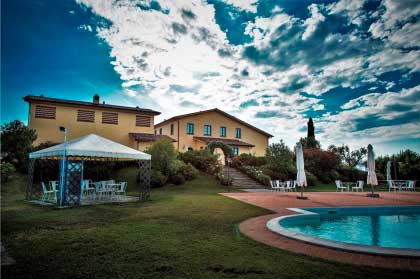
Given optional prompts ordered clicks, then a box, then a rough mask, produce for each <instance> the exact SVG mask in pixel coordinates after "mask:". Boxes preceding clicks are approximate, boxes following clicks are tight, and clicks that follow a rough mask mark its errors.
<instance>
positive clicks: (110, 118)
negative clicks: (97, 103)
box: [102, 112, 118, 125]
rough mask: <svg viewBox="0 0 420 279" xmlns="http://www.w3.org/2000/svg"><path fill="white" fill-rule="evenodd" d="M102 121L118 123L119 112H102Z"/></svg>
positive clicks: (104, 122)
mask: <svg viewBox="0 0 420 279" xmlns="http://www.w3.org/2000/svg"><path fill="white" fill-rule="evenodd" d="M102 123H103V124H114V125H118V113H116V112H102Z"/></svg>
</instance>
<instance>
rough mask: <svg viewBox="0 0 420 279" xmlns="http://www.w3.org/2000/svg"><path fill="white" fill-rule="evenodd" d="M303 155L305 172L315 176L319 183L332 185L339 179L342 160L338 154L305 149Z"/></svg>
mask: <svg viewBox="0 0 420 279" xmlns="http://www.w3.org/2000/svg"><path fill="white" fill-rule="evenodd" d="M303 153H304V154H303V157H304V158H305V170H307V171H309V172H310V173H312V174H313V175H315V176H316V177H317V178H318V180H319V181H322V182H324V183H330V182H332V181H334V180H335V179H337V177H338V176H337V169H338V167H339V165H340V158H339V156H338V155H337V154H336V153H334V152H332V151H324V150H321V149H317V148H312V149H304V151H303Z"/></svg>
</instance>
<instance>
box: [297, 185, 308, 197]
mask: <svg viewBox="0 0 420 279" xmlns="http://www.w3.org/2000/svg"><path fill="white" fill-rule="evenodd" d="M296 198H297V199H299V200H307V199H308V197H305V196H304V195H303V185H302V186H300V196H297V197H296Z"/></svg>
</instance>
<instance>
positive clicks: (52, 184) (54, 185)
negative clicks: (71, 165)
mask: <svg viewBox="0 0 420 279" xmlns="http://www.w3.org/2000/svg"><path fill="white" fill-rule="evenodd" d="M48 185H49V186H50V190H51V191H52V192H53V193H54V202H55V203H57V193H58V189H57V188H58V181H50V182H49V183H48Z"/></svg>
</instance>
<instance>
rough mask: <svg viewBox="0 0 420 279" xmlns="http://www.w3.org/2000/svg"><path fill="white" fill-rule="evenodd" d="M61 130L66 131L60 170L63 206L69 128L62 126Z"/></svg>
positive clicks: (61, 201)
mask: <svg viewBox="0 0 420 279" xmlns="http://www.w3.org/2000/svg"><path fill="white" fill-rule="evenodd" d="M60 131H61V132H64V151H63V159H62V161H61V171H60V207H62V206H63V192H64V183H65V182H66V159H67V129H66V127H63V126H60Z"/></svg>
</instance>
